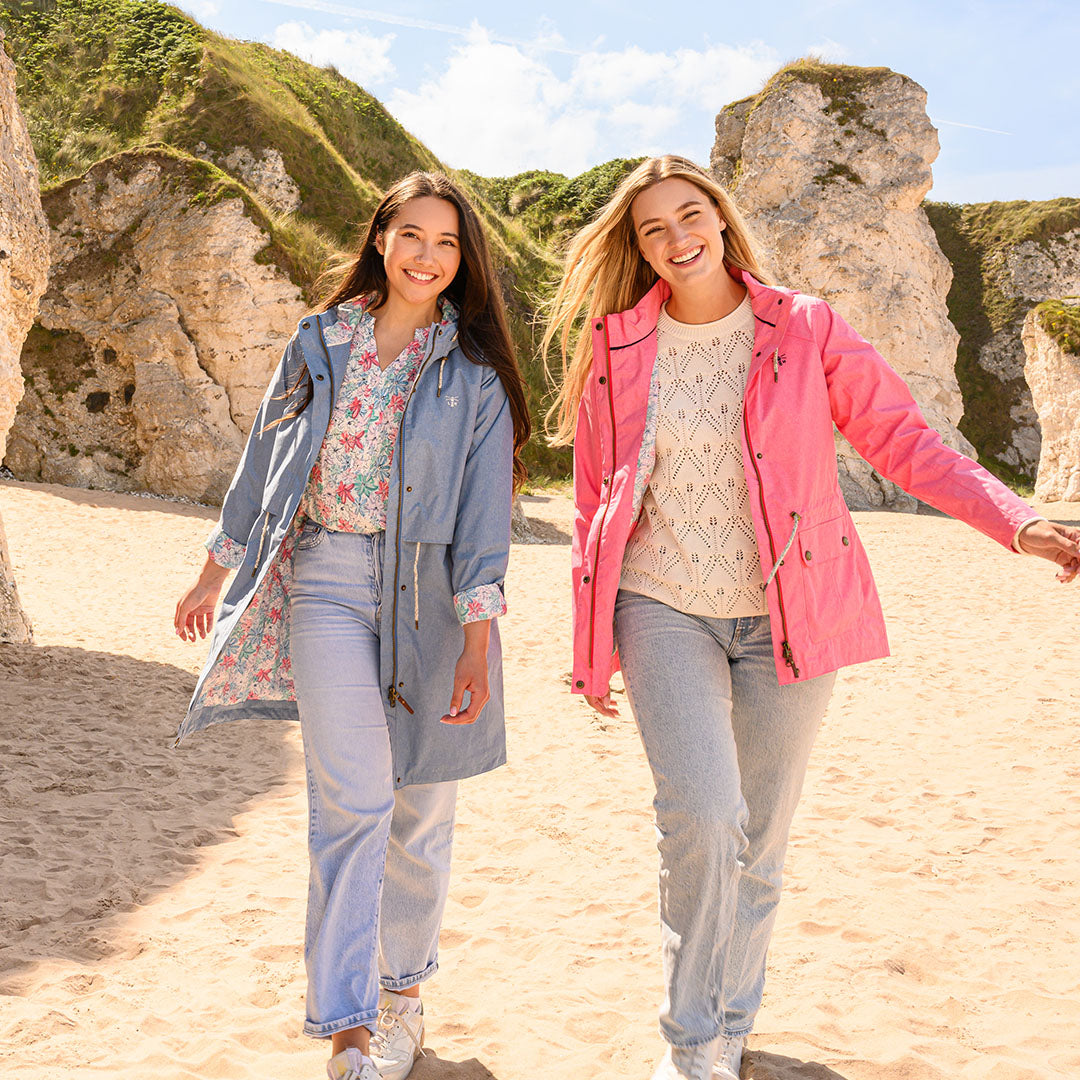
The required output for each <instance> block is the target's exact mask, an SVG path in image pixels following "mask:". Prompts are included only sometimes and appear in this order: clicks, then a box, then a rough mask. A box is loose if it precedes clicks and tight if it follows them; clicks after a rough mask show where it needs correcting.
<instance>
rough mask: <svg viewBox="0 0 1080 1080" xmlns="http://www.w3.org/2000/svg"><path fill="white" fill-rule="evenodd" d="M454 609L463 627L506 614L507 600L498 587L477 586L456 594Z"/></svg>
mask: <svg viewBox="0 0 1080 1080" xmlns="http://www.w3.org/2000/svg"><path fill="white" fill-rule="evenodd" d="M454 609H455V610H456V611H457V617H458V620H459V621H460V622H461V625H462V626H464V625H465V624H466V623H471V622H479V621H480V620H481V619H497V618H498V617H499V616H500V615H505V614H506V600H505V599H503V591H502V589H501V588H500V587H499V586H498V585H477V586H476V587H475V588H472V589H465V590H464V591H462V592H459V593H455V594H454Z"/></svg>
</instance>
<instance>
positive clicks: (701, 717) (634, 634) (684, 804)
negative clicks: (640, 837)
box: [615, 590, 835, 1047]
mask: <svg viewBox="0 0 1080 1080" xmlns="http://www.w3.org/2000/svg"><path fill="white" fill-rule="evenodd" d="M615 634H616V640H617V642H618V647H619V658H620V663H621V666H622V671H623V678H624V681H625V683H626V692H627V696H628V698H629V700H630V706H631V708H632V710H633V712H634V717H635V719H636V721H637V725H638V730H639V732H640V734H641V739H642V743H643V744H644V747H645V753H646V755H647V757H648V759H649V765H650V767H651V768H652V773H653V779H654V780H655V783H656V798H655V801H654V804H653V805H654V807H655V810H656V829H657V834H658V846H659V849H660V922H661V941H662V948H663V960H664V975H665V981H666V984H667V996H666V999H665V1001H664V1004H663V1006H662V1010H661V1015H660V1028H661V1032H662V1034H663V1035H664V1037H665V1038H666V1039H667V1041H668V1042H669V1043H671V1044H672V1045H673V1046H679V1047H692V1046H699V1045H702V1044H704V1043H708V1042H710V1041H711V1040H712V1039H714V1038H716V1036H717V1035H720V1034H724V1035H741V1034H745V1033H746V1032H748V1031H750V1029H751V1027H752V1025H753V1021H754V1016H755V1014H756V1013H757V1011H758V1008H759V1007H760V1005H761V998H762V994H763V991H764V987H765V956H766V952H767V950H768V946H769V938H770V937H771V935H772V928H773V922H774V920H775V915H776V906H777V903H778V902H779V899H780V886H781V872H782V869H783V863H784V852H785V849H786V847H787V840H788V832H789V829H790V826H791V819H792V817H793V816H794V813H795V807H796V804H797V803H798V800H799V794H800V792H801V790H802V783H803V777H804V775H805V773H806V766H807V762H808V760H809V756H810V749H811V747H812V745H813V742H814V737H815V735H816V733H817V729H818V726H819V724H820V722H821V718H822V716H823V715H824V713H825V707H826V705H827V704H828V701H829V695H830V694H831V692H832V687H833V683H834V681H835V674H829V675H822V676H819V677H818V678H816V679H809V680H807V681H806V682H802V683H794V684H791V685H787V686H781V685H780V684H779V682H778V681H777V678H776V670H775V667H774V662H773V654H772V638H771V634H770V632H769V618H768V616H767V615H756V616H749V617H744V618H733V619H723V618H707V617H701V616H697V615H687V614H685V613H683V612H680V611H676V610H675V609H673V608H671V607H668V606H667V605H666V604H663V603H661V602H660V601H658V600H653V599H650V598H649V597H645V596H641V595H639V594H636V593H631V592H627V591H625V590H620V592H619V595H618V599H617V601H616V605H615Z"/></svg>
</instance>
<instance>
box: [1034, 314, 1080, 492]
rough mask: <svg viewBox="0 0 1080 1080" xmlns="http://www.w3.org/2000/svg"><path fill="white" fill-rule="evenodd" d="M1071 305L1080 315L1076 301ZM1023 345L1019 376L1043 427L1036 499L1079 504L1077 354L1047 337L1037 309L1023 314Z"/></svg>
mask: <svg viewBox="0 0 1080 1080" xmlns="http://www.w3.org/2000/svg"><path fill="white" fill-rule="evenodd" d="M1074 304H1075V306H1076V310H1077V312H1078V314H1080V301H1074ZM1078 321H1080V319H1078ZM1022 340H1023V346H1024V351H1025V353H1026V360H1025V363H1024V374H1025V376H1026V380H1027V385H1028V386H1029V387H1030V388H1031V398H1032V403H1033V406H1034V411H1035V412H1036V413H1037V418H1038V423H1039V424H1040V426H1041V428H1042V447H1041V454H1040V457H1039V469H1038V476H1037V479H1036V481H1035V498H1036V499H1038V500H1041V501H1045V502H1055V501H1057V500H1064V501H1066V502H1080V355H1077V354H1076V353H1074V352H1070V351H1068V350H1067V349H1066V348H1064V347H1063V345H1062V343H1061V342H1060V341H1059V340H1057V339H1056V338H1055V335H1054V334H1053V333H1051V332H1050V330H1049V329H1048V328H1047V326H1046V324H1045V320H1044V317H1043V310H1042V309H1041V308H1033V309H1032V310H1031V311H1029V312H1028V315H1027V318H1026V319H1025V320H1024V327H1023V332H1022Z"/></svg>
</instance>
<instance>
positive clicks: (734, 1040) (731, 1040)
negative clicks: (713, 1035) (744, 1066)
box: [716, 1035, 742, 1072]
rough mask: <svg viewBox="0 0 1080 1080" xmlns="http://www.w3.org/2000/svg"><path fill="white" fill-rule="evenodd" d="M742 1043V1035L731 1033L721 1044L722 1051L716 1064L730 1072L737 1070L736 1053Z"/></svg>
mask: <svg viewBox="0 0 1080 1080" xmlns="http://www.w3.org/2000/svg"><path fill="white" fill-rule="evenodd" d="M741 1044H742V1036H741V1035H729V1036H727V1037H726V1038H725V1039H724V1041H723V1042H722V1043H721V1044H720V1053H719V1055H717V1058H716V1064H717V1065H719V1066H721V1067H722V1068H725V1069H727V1070H728V1071H729V1072H735V1061H734V1055H735V1052H736V1051H737V1050H738V1048H739V1047H740V1045H741Z"/></svg>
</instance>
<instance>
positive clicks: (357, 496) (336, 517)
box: [206, 297, 506, 624]
mask: <svg viewBox="0 0 1080 1080" xmlns="http://www.w3.org/2000/svg"><path fill="white" fill-rule="evenodd" d="M369 299H370V298H368V297H358V298H357V299H355V300H348V301H345V302H344V303H341V304H339V305H338V321H337V322H336V323H334V324H333V325H332V326H329V327H327V328H326V330H325V331H324V334H323V336H324V339H325V341H326V344H327V345H341V344H344V343H345V342H346V341H350V340H351V342H352V344H351V347H350V351H349V361H348V365H347V366H346V369H345V375H344V377H343V379H342V383H341V388H340V390H339V391H338V393H337V396H336V399H335V402H334V409H333V412H332V414H331V417H330V424H329V426H328V428H327V431H326V435H325V437H324V438H323V444H322V447H321V449H320V450H319V456H318V458H317V459H316V461H315V465H314V466H313V467H312V470H311V475H310V477H309V478H308V484H307V487H306V489H305V491H304V495H303V497H302V498H301V500H300V510H299V512H298V518H299V519H300V520H303V519H304V518H308V519H310V520H312V521H314V522H316V523H317V524H319V525H322V526H323V527H324V528H327V529H329V530H331V531H333V532H358V533H375V532H381V531H382V530H384V529H385V528H386V503H387V499H388V497H389V493H390V475H391V465H392V463H393V459H394V447H395V444H396V443H397V437H398V432H399V431H400V429H401V417H402V414H403V413H404V411H405V403H406V401H407V400H408V397H409V393H410V391H411V389H412V384H413V383H414V382H415V381H416V377H417V375H418V374H419V371H420V366H421V364H422V363H423V359H424V355H425V353H426V349H427V343H428V341H429V340H430V335H431V332H432V327H430V326H423V327H420V328H418V329H417V331H416V334H415V335H414V337H413V339H412V341H410V342H409V344H408V345H406V346H405V348H404V349H403V350H402V351H401V353H400V354H399V355H398V356H397V358H396V359H395V360H394V361H393V362H392V363H391V364H389V365H388V366H387V367H386V369H385V370H383V369H380V367H379V356H378V350H377V348H376V345H375V319H374V318H373V317H372V315H371V313H370V311H368V303H369ZM441 303H442V321H441V322H440V323H438V324H436V327H443V328H445V329H448V330H452V329H453V327H454V326H455V325H456V323H457V309H456V308H455V307H454V305H453V304H452V303H451V302H450V301H449V300H447V299H445V298H444V299H443V300H442V302H441ZM206 548H207V551H208V552H209V554H210V557H211V558H212V559H213V560H214V562H216V563H218V564H219V565H221V566H226V567H230V568H235V567H237V566H239V565H240V563H241V562H243V559H244V554H245V551H246V545H244V544H242V543H240V542H238V541H237V540H235V539H233V538H232V537H230V536H228V535H227V534H226V533H224V532H223V531H222V529H221V527H220V525H219V526H215V528H214V529H213V531H212V532H211V534H210V536H209V538H208V539H207V541H206ZM287 549H288V551H287V553H288V555H289V557H290V558H291V555H292V550H291V546H290V545H288V544H285V545H283V548H282V552H281V554H282V555H285V554H286V550H287ZM279 574H280V570H279ZM285 576H286V577H288V576H291V575H288V572H287V571H286V574H285ZM271 577H272V578H273V577H274V575H271ZM276 584H277V585H278V588H277V589H276V590H273V588H272V591H277V592H282V593H284V595H282V596H280V597H275V599H276V600H278V601H279V604H278V607H279V610H280V602H282V601H285V600H287V593H288V585H287V582H285V581H282V580H281V579H280V577H279V579H278V581H277V582H276ZM281 585H285V588H284V589H281ZM270 606H271V607H274V606H275V605H274V604H271V605H270ZM454 608H455V610H456V612H457V616H458V620H459V621H460V622H461V623H462V624H465V623H470V622H477V621H479V620H481V619H494V618H498V617H499V616H501V615H505V614H506V601H505V599H504V598H503V591H502V589H501V588H500V587H499V586H498V585H497V584H495V583H492V584H488V585H477V586H475V587H474V588H472V589H466V590H464V591H463V592H460V593H457V594H455V596H454Z"/></svg>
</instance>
